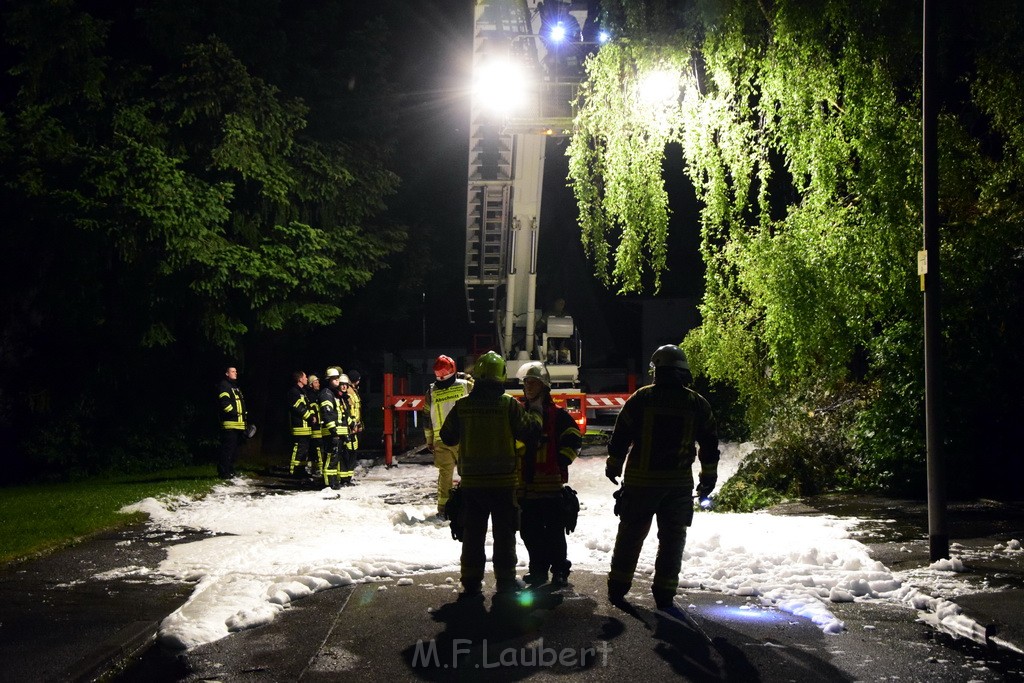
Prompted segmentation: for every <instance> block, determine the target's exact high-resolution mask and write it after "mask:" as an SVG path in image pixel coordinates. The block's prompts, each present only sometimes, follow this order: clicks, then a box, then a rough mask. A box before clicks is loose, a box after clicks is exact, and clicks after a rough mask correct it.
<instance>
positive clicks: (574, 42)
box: [384, 0, 636, 466]
mask: <svg viewBox="0 0 1024 683" xmlns="http://www.w3.org/2000/svg"><path fill="white" fill-rule="evenodd" d="M593 4H594V3H585V2H567V1H562V0H547V1H546V2H540V1H538V0H477V2H476V4H475V7H474V22H473V74H474V76H473V80H474V83H473V90H472V96H471V104H470V126H469V164H468V182H467V200H466V252H465V256H466V259H465V286H466V304H467V313H468V315H469V321H470V324H471V326H472V328H473V329H474V337H473V343H472V345H471V351H472V353H473V355H474V356H478V355H479V354H481V353H484V352H486V351H489V350H494V351H496V352H498V353H500V354H501V355H502V356H503V357H504V358H505V362H506V365H507V368H508V376H509V378H510V380H514V378H515V377H516V376H517V374H518V371H519V369H520V368H521V367H522V366H523V365H525V364H526V363H528V362H530V361H537V360H539V361H543V362H544V363H545V364H546V366H547V369H548V372H549V373H550V375H551V386H552V391H551V394H552V398H553V399H554V400H555V402H556V403H557V404H559V405H561V406H562V407H564V408H565V409H566V410H567V411H568V412H569V413H570V414H571V415H572V416H573V418H574V419H575V420H576V422H577V424H578V425H579V426H580V431H581V432H583V433H584V434H585V433H586V430H587V411H588V409H590V410H599V409H614V408H616V407H618V406H621V405H622V403H624V402H625V399H626V398H627V397H628V396H629V393H626V394H592V395H587V394H585V393H584V392H583V391H582V390H581V389H580V363H581V362H582V356H583V344H582V341H581V339H580V335H579V332H578V330H577V327H576V324H575V321H574V320H573V318H572V316H569V315H544V312H543V310H542V309H539V308H538V307H537V264H538V253H537V250H538V244H539V233H540V227H541V222H540V213H541V190H542V186H543V180H544V161H545V154H546V150H547V147H548V141H549V140H550V139H552V138H553V137H558V136H565V135H568V133H569V130H570V128H571V125H572V116H573V112H572V103H573V101H574V99H575V97H576V92H577V89H578V87H579V83H580V81H581V79H582V77H583V62H584V60H585V59H586V56H587V54H589V53H590V52H592V51H593V50H595V49H598V47H599V45H600V43H601V42H602V41H603V34H602V32H601V30H600V27H599V26H598V24H597V21H596V16H594V13H593V12H592V11H590V7H589V5H593ZM554 256H555V255H554V254H551V255H548V257H554ZM635 384H636V382H635V377H631V378H630V380H629V383H628V390H629V391H630V392H632V391H633V390H634V389H635V388H636V387H635ZM514 385H515V382H514V381H513V382H511V383H510V387H509V391H510V393H517V392H519V391H521V390H519V389H517V388H516V387H515V386H514ZM422 406H423V397H422V396H417V395H410V394H407V393H406V392H405V391H404V390H403V387H402V386H401V384H399V385H398V386H396V385H395V379H394V377H393V376H389V375H385V379H384V411H385V415H384V440H385V462H386V464H388V465H389V466H390V465H391V463H392V451H393V448H394V445H395V444H394V437H395V436H396V434H397V436H398V439H399V446H400V447H404V442H403V439H404V434H405V430H404V423H405V421H406V415H407V413H408V412H410V411H415V410H419V409H421V408H422ZM396 426H397V428H398V429H397V430H396Z"/></svg>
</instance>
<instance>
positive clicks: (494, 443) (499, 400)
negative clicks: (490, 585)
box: [439, 351, 540, 596]
mask: <svg viewBox="0 0 1024 683" xmlns="http://www.w3.org/2000/svg"><path fill="white" fill-rule="evenodd" d="M473 377H474V379H475V380H476V382H475V384H474V386H473V389H472V391H470V393H469V395H468V396H465V397H464V398H460V399H459V400H458V401H456V402H455V405H454V406H453V407H452V409H451V411H450V412H449V413H448V417H447V418H445V421H444V424H443V425H442V426H441V431H440V433H439V436H440V437H441V441H443V442H444V443H445V444H447V445H449V446H456V445H457V446H458V447H459V457H458V472H459V475H460V476H461V478H462V482H461V484H460V491H461V492H462V497H463V516H464V520H463V522H464V524H463V526H462V529H463V530H462V557H461V568H462V576H461V582H462V586H463V591H464V594H465V595H468V596H475V595H479V594H480V592H481V585H482V583H483V578H484V569H485V566H486V561H487V556H486V554H485V551H484V544H485V542H486V540H487V520H488V519H490V520H491V525H492V528H491V533H492V535H493V538H494V547H493V554H492V562H493V565H494V578H495V581H496V582H497V590H498V592H499V593H508V592H513V591H516V590H519V589H520V588H521V587H522V584H520V582H519V580H518V579H517V578H516V530H517V528H518V526H519V524H518V517H519V506H518V504H517V501H516V488H517V487H518V485H519V457H518V455H517V454H516V447H515V440H516V439H519V440H520V441H523V442H524V443H525V442H528V441H530V440H532V439H536V438H537V434H538V433H539V431H540V416H539V415H537V414H536V413H530V412H527V411H525V410H523V407H522V405H521V404H520V403H519V401H517V400H516V399H514V398H512V397H511V396H509V395H508V394H506V393H505V388H504V386H503V383H504V381H505V359H503V358H502V357H501V356H500V355H498V354H496V353H494V352H493V351H489V352H487V353H485V354H484V355H483V356H481V357H480V358H479V359H478V360H477V362H476V365H475V369H474V371H473Z"/></svg>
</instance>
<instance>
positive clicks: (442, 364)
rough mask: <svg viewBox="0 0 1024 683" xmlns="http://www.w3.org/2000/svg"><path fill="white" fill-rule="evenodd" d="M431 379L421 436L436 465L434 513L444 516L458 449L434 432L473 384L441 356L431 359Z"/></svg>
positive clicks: (425, 401)
mask: <svg viewBox="0 0 1024 683" xmlns="http://www.w3.org/2000/svg"><path fill="white" fill-rule="evenodd" d="M434 378H435V379H436V380H437V381H436V382H433V383H431V385H430V388H429V389H427V395H426V398H425V400H424V404H423V412H424V419H423V435H424V436H425V437H426V440H427V448H429V449H430V451H431V452H432V453H433V454H434V467H436V468H437V515H438V517H441V518H442V519H443V518H444V516H445V512H444V506H445V504H446V503H447V502H448V495H449V494H450V493H451V490H452V475H453V474H454V473H455V463H456V462H458V459H459V449H458V448H457V447H455V446H449V445H447V444H446V443H445V442H443V441H441V440H440V439H439V438H437V432H438V431H440V429H441V425H443V424H444V419H445V418H446V417H448V413H449V412H451V409H452V406H454V405H455V402H456V401H458V400H459V399H460V398H462V397H463V396H466V395H468V394H469V392H470V390H471V389H472V388H473V385H472V384H471V383H470V382H469V381H468V380H464V379H460V378H459V377H458V373H457V372H456V368H455V361H454V360H452V359H451V358H450V357H448V356H444V355H441V356H438V357H437V360H435V361H434Z"/></svg>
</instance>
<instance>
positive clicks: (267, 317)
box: [0, 0, 406, 478]
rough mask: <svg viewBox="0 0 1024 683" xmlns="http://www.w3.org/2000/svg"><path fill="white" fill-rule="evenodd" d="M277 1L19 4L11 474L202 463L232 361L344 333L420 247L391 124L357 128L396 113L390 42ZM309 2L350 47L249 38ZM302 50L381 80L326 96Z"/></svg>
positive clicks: (4, 105) (6, 182)
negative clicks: (400, 260)
mask: <svg viewBox="0 0 1024 683" xmlns="http://www.w3.org/2000/svg"><path fill="white" fill-rule="evenodd" d="M214 5H216V6H214ZM279 5H280V3H279V2H277V1H276V0H266V1H265V2H259V3H255V4H248V5H244V6H243V5H239V4H232V5H231V6H227V5H218V4H217V3H205V2H199V1H198V0H183V2H174V3H167V2H163V0H131V1H130V2H124V3H105V4H104V3H101V4H96V3H86V4H83V3H77V2H73V1H72V0H57V1H50V0H23V1H21V2H17V3H11V4H10V5H9V6H7V5H5V6H4V9H3V19H4V21H3V27H4V39H5V41H6V45H7V46H8V49H7V50H5V51H4V52H3V55H2V60H3V64H2V67H3V70H4V71H5V72H6V73H7V74H8V79H7V81H6V82H7V84H8V86H9V88H8V89H7V90H5V92H4V93H3V94H0V200H2V201H3V203H4V206H5V208H6V214H5V216H6V220H5V221H4V223H3V227H2V228H0V230H2V233H3V237H4V242H5V250H4V252H3V253H0V278H2V282H3V285H4V286H3V287H2V294H0V304H2V305H3V307H4V310H5V312H6V313H7V315H5V319H4V323H3V327H2V329H0V337H2V338H3V339H4V353H3V354H2V355H0V384H2V386H4V387H5V391H4V393H3V394H0V436H2V439H3V443H2V444H0V445H2V446H3V447H4V448H5V449H6V448H7V447H12V448H13V449H14V450H15V452H16V453H17V457H12V460H13V461H14V463H15V465H14V467H12V468H11V469H9V470H8V471H7V472H5V474H4V478H6V477H9V476H12V474H13V476H15V477H17V476H20V475H21V473H28V472H31V473H32V475H35V476H39V475H44V476H58V477H59V476H69V475H75V474H78V473H81V472H97V471H105V470H107V469H109V468H112V467H122V466H127V465H126V463H131V462H133V461H138V460H147V461H148V462H150V463H151V464H153V463H169V462H179V463H190V462H192V461H193V459H194V458H196V457H199V456H200V455H205V454H203V453H196V452H195V451H196V449H195V448H194V444H195V443H196V442H198V441H199V440H200V435H202V434H203V433H204V432H205V430H206V429H207V428H209V427H210V426H211V425H213V422H212V420H211V421H210V422H209V423H207V422H204V421H203V418H202V417H201V416H206V415H208V412H207V408H208V406H204V405H202V404H201V400H202V399H203V398H206V397H207V396H208V395H209V394H210V392H211V391H212V387H211V385H212V383H213V382H214V381H215V379H216V378H217V377H218V376H219V374H220V370H218V366H219V367H220V369H222V368H223V366H222V365H221V363H222V362H223V361H224V358H225V356H229V357H233V360H232V362H234V363H235V364H237V365H240V366H243V367H244V362H242V361H244V358H245V356H246V355H247V354H255V353H256V351H257V350H261V349H267V348H271V347H272V346H273V344H274V343H275V342H276V340H278V339H280V338H281V336H282V335H283V334H285V333H289V334H298V333H308V332H309V331H310V330H313V329H319V328H323V327H324V326H326V325H329V324H332V323H335V322H336V321H338V320H339V319H340V318H341V316H342V313H343V311H342V306H343V305H344V304H345V302H346V299H347V298H348V297H351V295H352V294H353V293H354V292H358V291H359V290H360V288H362V287H364V286H365V285H366V284H367V283H368V282H369V281H370V280H371V278H372V277H373V276H374V275H375V274H376V273H379V272H381V271H382V270H384V269H385V268H387V265H388V259H389V257H390V256H392V255H393V254H395V253H396V252H399V251H400V250H401V249H402V248H403V247H404V244H405V236H406V234H405V230H404V228H402V227H401V226H397V225H394V224H392V223H390V222H387V221H386V220H384V219H383V218H382V214H383V213H384V211H385V210H386V208H387V207H386V204H385V202H386V201H387V200H388V199H389V197H391V196H392V195H393V194H394V192H395V190H396V188H397V185H398V178H397V176H396V175H395V174H394V173H393V172H392V171H391V170H390V169H389V166H388V164H389V162H390V159H389V152H388V141H389V140H388V136H389V131H388V130H387V129H386V128H385V127H383V126H382V125H381V123H382V122H383V123H386V122H387V121H388V119H387V117H382V118H380V119H379V120H377V121H376V122H375V123H376V124H377V125H376V126H375V127H371V126H369V125H360V126H356V125H355V124H353V125H346V124H344V123H338V121H339V120H343V119H345V117H346V115H347V112H354V111H360V112H364V113H365V112H374V111H379V110H380V109H381V108H382V106H383V103H385V102H386V97H385V95H386V93H387V92H388V90H389V86H388V84H387V83H386V82H385V81H384V80H383V78H382V76H381V75H380V74H376V73H370V72H371V70H372V69H373V68H376V67H375V66H373V65H376V64H382V63H383V61H382V60H379V59H378V58H379V57H380V54H379V48H374V47H373V46H372V45H371V44H370V43H369V42H368V40H367V36H366V35H365V34H362V33H360V29H361V28H362V27H361V26H357V25H355V24H353V23H352V22H350V21H349V20H348V19H349V18H348V16H347V15H345V13H344V12H343V11H342V10H343V7H342V4H341V3H340V2H339V1H338V0H318V2H316V7H313V6H312V5H311V6H310V7H308V8H305V9H304V10H303V11H302V12H301V13H300V14H301V18H300V20H298V21H300V23H299V24H296V23H293V19H292V18H291V17H289V19H288V21H287V22H283V23H278V22H277V19H279V18H280V17H279V15H278V14H277V12H278V10H279V9H280V7H279ZM310 12H320V14H319V15H317V16H318V17H319V19H320V20H321V25H319V26H318V27H317V31H316V33H317V34H318V35H319V36H321V38H323V37H326V36H329V37H330V41H329V43H327V44H323V43H320V44H319V47H317V46H315V45H304V46H303V47H302V49H301V50H300V49H296V50H295V51H294V54H293V53H292V52H289V50H287V49H284V45H282V44H281V42H280V41H278V42H273V41H261V40H257V39H255V37H254V35H253V34H250V33H248V32H247V30H245V29H243V28H242V27H243V26H246V27H250V28H252V27H256V26H258V27H260V30H261V31H263V30H268V31H271V33H273V34H274V35H275V36H276V37H278V38H280V37H282V36H287V33H288V32H289V31H296V30H299V28H300V27H301V26H307V27H308V26H309V24H310V19H311V16H312V15H311V14H310ZM197 17H199V18H202V20H199V21H197V23H196V24H195V25H194V26H193V25H190V22H191V21H192V19H193V18H197ZM206 18H211V19H213V18H216V21H211V22H210V23H209V24H207V23H205V19H206ZM328 20H330V21H331V22H332V23H330V24H327V23H326V22H327V21H328ZM302 22H304V23H302ZM215 25H216V27H217V28H218V30H213V28H212V27H213V26H215ZM300 35H302V36H303V38H304V39H305V37H306V35H307V34H300ZM129 36H130V37H131V40H126V37H129ZM288 38H289V39H293V38H292V37H291V36H288ZM318 49H319V50H320V52H317V50H318ZM241 55H244V56H245V59H243V58H242V56H241ZM304 59H306V60H316V61H317V64H316V68H317V69H323V70H330V71H331V73H333V74H335V75H337V74H340V73H344V74H345V81H348V80H350V79H357V77H358V82H359V84H360V86H362V85H363V84H364V83H365V84H366V85H367V86H368V87H367V89H366V90H362V89H360V88H351V87H350V88H339V87H338V86H337V83H338V82H339V81H336V80H334V81H330V82H318V83H317V84H316V85H311V84H310V83H311V80H312V79H311V77H309V76H308V73H309V69H307V67H308V66H310V65H309V64H308V63H304V62H303V61H302V60H304ZM318 73H319V72H318ZM364 74H368V75H367V76H366V77H365V78H364ZM271 77H272V78H273V80H271ZM345 81H342V82H345ZM300 95H304V96H307V98H308V99H304V98H303V97H300ZM311 122H312V123H313V124H314V125H311ZM361 123H365V122H361ZM8 387H10V390H8ZM249 399H250V403H251V404H252V406H251V407H253V408H254V410H258V408H259V407H260V405H261V401H260V400H259V394H257V393H256V392H253V393H252V394H250V395H249ZM260 417H261V416H259V415H258V414H257V418H256V419H260ZM214 426H215V425H214Z"/></svg>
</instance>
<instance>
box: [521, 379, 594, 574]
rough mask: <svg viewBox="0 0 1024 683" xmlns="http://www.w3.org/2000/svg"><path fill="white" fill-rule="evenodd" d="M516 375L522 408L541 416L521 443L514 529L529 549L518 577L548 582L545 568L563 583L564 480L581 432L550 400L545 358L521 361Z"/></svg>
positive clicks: (566, 567)
mask: <svg viewBox="0 0 1024 683" xmlns="http://www.w3.org/2000/svg"><path fill="white" fill-rule="evenodd" d="M519 376H520V377H521V378H522V380H523V397H522V403H523V408H525V409H526V410H529V411H532V412H535V413H537V414H539V415H540V416H541V433H540V437H539V438H537V439H534V440H532V441H528V442H526V443H524V445H523V461H522V468H523V469H522V488H521V489H520V491H519V506H520V508H521V509H522V517H521V525H520V529H519V534H520V535H521V536H522V538H523V543H524V544H525V545H526V551H527V552H528V553H529V555H530V563H529V567H530V573H529V574H527V575H526V576H524V577H523V579H524V580H525V581H526V583H527V584H529V585H531V586H539V585H541V584H543V583H547V580H548V570H550V571H551V584H552V585H554V586H565V585H567V584H568V583H569V568H570V567H571V566H572V562H570V561H569V558H568V555H567V547H566V542H565V532H566V521H567V520H566V516H565V513H564V508H563V496H564V495H568V494H569V493H570V492H563V486H564V485H565V484H567V483H568V481H569V465H571V464H572V462H573V461H574V460H575V459H576V456H577V455H578V454H579V451H580V448H581V447H582V445H583V437H582V435H581V434H580V428H579V425H577V424H576V421H575V420H574V419H572V416H571V415H569V413H567V412H566V411H565V410H564V409H563V408H559V407H558V406H557V405H555V402H554V401H553V400H552V398H551V375H550V374H549V373H548V369H547V367H546V366H545V365H544V363H541V362H540V361H532V362H530V363H527V364H526V365H523V366H522V367H521V368H520V370H519ZM570 491H571V490H570ZM572 495H574V494H572ZM573 526H575V525H573Z"/></svg>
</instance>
